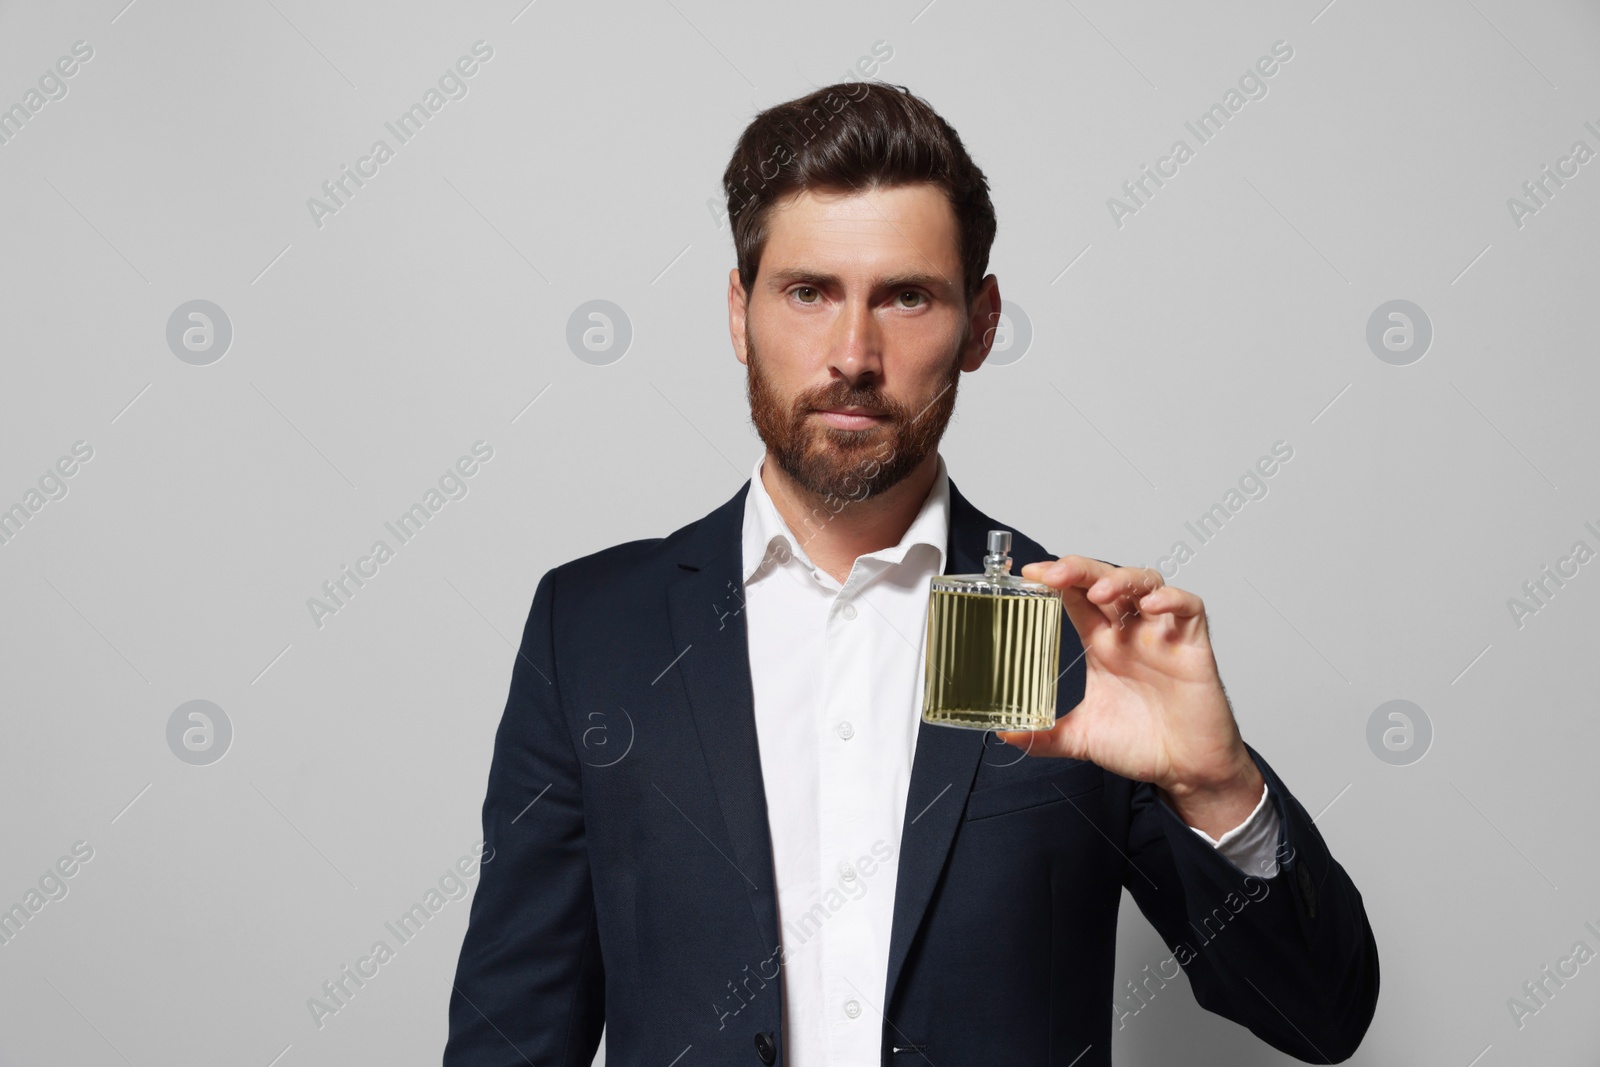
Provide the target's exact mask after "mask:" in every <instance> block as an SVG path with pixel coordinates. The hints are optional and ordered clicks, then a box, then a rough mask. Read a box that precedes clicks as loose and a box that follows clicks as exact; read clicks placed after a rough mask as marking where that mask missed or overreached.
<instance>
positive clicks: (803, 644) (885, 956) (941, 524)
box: [743, 455, 1278, 1067]
mask: <svg viewBox="0 0 1600 1067" xmlns="http://www.w3.org/2000/svg"><path fill="white" fill-rule="evenodd" d="M765 459H766V457H765V456H764V455H763V456H762V458H760V459H758V460H757V461H756V465H755V469H754V471H753V472H752V474H751V481H750V491H749V493H748V495H747V496H746V499H745V509H744V528H743V538H744V540H743V548H744V557H743V575H744V613H745V620H746V625H747V632H748V634H749V643H750V674H751V681H752V685H753V687H754V696H755V719H756V734H757V737H758V739H759V743H760V753H761V775H762V780H763V782H764V784H765V788H766V800H767V820H768V828H769V830H770V833H771V837H772V854H773V867H774V877H775V880H776V884H777V898H778V921H779V928H780V932H781V936H782V938H783V947H784V956H783V960H784V966H783V975H784V978H783V991H782V995H783V998H784V1003H783V1007H784V1018H785V1020H786V1024H785V1026H784V1045H785V1048H784V1062H785V1063H787V1064H789V1065H790V1067H823V1065H824V1064H827V1065H843V1064H851V1065H854V1064H862V1063H876V1062H878V1058H879V1048H880V1038H881V1034H882V1029H883V1014H882V1011H883V1004H882V1003H881V999H882V997H883V992H884V985H885V982H886V981H887V978H888V970H889V932H890V926H891V922H892V919H893V916H894V891H895V881H896V874H897V872H898V870H899V862H900V830H901V827H902V826H903V825H904V822H905V806H906V795H907V792H908V789H909V787H910V783H911V762H912V756H913V754H914V753H915V751H916V738H917V730H918V728H919V726H920V724H921V721H922V715H921V709H922V696H923V681H924V678H923V671H924V667H923V659H922V656H923V645H924V642H925V639H926V636H927V618H928V616H927V612H928V581H929V579H930V578H932V577H933V576H934V575H937V574H942V573H944V567H945V560H944V557H945V543H946V541H947V540H948V533H949V524H950V490H949V477H948V473H947V471H946V469H945V462H944V457H943V456H942V455H941V456H940V457H939V461H938V462H939V471H938V474H937V476H936V479H935V481H934V485H933V489H932V491H931V492H930V493H929V494H928V498H927V500H926V501H925V502H924V503H923V505H922V509H921V510H920V511H918V512H917V517H916V518H915V519H913V520H912V522H911V526H910V528H909V529H907V530H906V533H905V536H904V537H903V538H901V540H900V543H899V544H897V545H895V546H894V547H892V548H885V549H881V550H879V551H877V552H869V553H867V554H866V555H864V556H859V557H857V559H856V561H855V563H854V565H853V566H852V567H851V569H850V574H849V576H848V578H847V580H846V581H845V583H844V585H842V586H841V585H840V584H839V583H838V582H837V581H836V580H835V579H834V578H833V576H832V575H830V574H828V573H827V572H826V571H823V570H821V569H820V568H818V567H817V566H815V565H814V564H813V563H812V562H811V559H810V557H809V556H808V555H807V554H806V551H805V543H806V542H807V541H809V540H810V539H811V537H813V536H815V532H816V526H812V527H808V528H806V529H804V530H802V531H801V532H800V534H799V536H796V534H795V533H794V532H793V531H791V530H790V529H789V527H788V524H787V523H785V522H784V520H783V517H782V516H781V515H779V514H778V510H777V508H776V507H775V506H774V505H773V503H772V497H771V496H770V495H769V494H768V493H767V490H766V487H765V486H764V485H763V484H762V482H761V467H762V464H763V463H764V462H765ZM847 506H848V505H847ZM827 517H828V512H827V510H826V509H823V511H822V514H821V515H819V516H818V517H817V519H816V522H817V523H818V524H820V523H822V522H823V521H825V520H826V518H827ZM980 547H981V546H980ZM1266 799H1267V796H1266V789H1265V787H1263V789H1262V794H1261V800H1260V801H1259V802H1258V803H1257V805H1256V808H1255V810H1254V811H1253V812H1252V813H1251V814H1250V816H1249V817H1248V818H1247V819H1246V820H1245V821H1244V822H1243V823H1242V824H1240V825H1239V826H1237V827H1235V828H1234V829H1232V830H1230V831H1228V832H1227V833H1225V834H1223V836H1222V838H1221V840H1220V842H1219V841H1216V840H1213V839H1212V838H1211V837H1210V836H1209V835H1207V834H1205V833H1204V832H1202V831H1200V830H1198V829H1196V830H1195V833H1197V834H1200V836H1201V837H1204V838H1205V839H1206V840H1207V841H1210V842H1211V843H1212V844H1213V845H1216V846H1218V848H1219V849H1220V850H1221V852H1222V854H1223V855H1224V856H1226V857H1227V858H1228V859H1229V860H1231V861H1232V862H1233V863H1235V864H1236V865H1237V866H1239V867H1240V868H1241V869H1243V870H1247V871H1251V872H1253V873H1257V874H1260V875H1262V876H1263V877H1270V876H1271V875H1272V874H1274V873H1276V864H1275V863H1274V862H1273V849H1274V848H1275V846H1276V844H1277V839H1278V817H1277V810H1276V809H1275V808H1274V807H1273V806H1272V805H1271V804H1268V803H1266ZM1263 864H1264V865H1263Z"/></svg>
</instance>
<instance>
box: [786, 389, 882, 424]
mask: <svg viewBox="0 0 1600 1067" xmlns="http://www.w3.org/2000/svg"><path fill="white" fill-rule="evenodd" d="M842 408H863V409H865V410H864V411H863V412H862V414H867V415H885V416H888V417H889V418H891V419H902V418H903V417H904V412H903V410H902V408H901V405H899V404H896V403H895V402H894V401H892V400H890V399H889V398H888V397H886V396H884V395H883V394H882V393H879V392H877V391H875V390H861V389H850V388H845V389H843V390H839V389H828V390H824V391H823V392H821V393H815V394H812V395H810V396H806V397H802V398H801V399H800V400H799V402H798V403H796V405H795V415H796V417H803V416H804V415H805V414H806V413H808V412H811V411H838V410H840V409H842Z"/></svg>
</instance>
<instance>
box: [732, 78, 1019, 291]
mask: <svg viewBox="0 0 1600 1067" xmlns="http://www.w3.org/2000/svg"><path fill="white" fill-rule="evenodd" d="M914 182H931V183H933V184H934V185H937V186H939V187H940V188H941V189H943V190H944V193H945V195H946V196H947V197H948V198H949V200H950V206H951V208H952V209H953V210H954V212H955V217H956V224H957V227H958V232H959V240H960V248H959V249H958V251H959V253H960V255H961V267H962V282H963V287H964V290H965V296H966V299H967V300H968V301H971V300H972V298H973V296H975V295H976V294H977V291H978V284H979V283H980V282H981V281H982V280H983V278H984V276H985V275H986V274H987V273H988V267H989V248H990V246H991V245H992V244H994V235H995V217H994V205H993V204H992V203H991V202H990V201H989V183H988V180H987V179H985V178H984V176H983V171H982V170H980V169H978V165H977V164H976V163H974V162H973V161H972V157H971V156H969V155H967V150H966V148H965V147H964V146H963V145H962V144H961V138H960V137H959V136H957V135H956V131H955V130H954V129H952V128H951V126H950V124H949V123H947V122H945V120H944V119H942V118H940V117H939V115H938V113H937V112H935V111H934V110H933V108H931V107H929V106H928V104H927V102H926V101H925V100H923V99H922V98H921V97H918V96H916V95H915V94H913V93H912V92H911V90H909V89H907V88H906V87H905V86H903V85H886V84H884V83H882V82H841V83H839V84H836V85H827V86H824V87H822V88H821V89H818V90H816V91H815V92H812V93H808V94H807V95H805V96H802V97H799V98H798V99H795V100H790V101H788V102H786V103H782V104H777V105H775V106H773V107H769V108H767V109H766V110H765V111H763V112H761V113H760V114H759V115H757V116H756V117H755V118H754V119H752V120H751V122H750V125H749V126H747V127H745V131H744V133H743V134H741V135H740V137H739V143H738V144H737V145H736V146H735V147H734V150H733V158H732V159H730V160H729V161H728V168H727V170H725V171H724V172H723V174H722V188H723V191H724V192H725V193H726V194H727V197H728V219H729V221H730V222H731V224H732V226H733V246H734V251H735V253H736V254H737V256H738V264H739V280H740V282H741V283H743V285H744V288H745V292H747V293H748V292H750V291H751V290H752V289H753V288H754V286H755V280H756V271H757V268H758V267H759V266H760V264H761V251H762V248H763V247H764V246H765V245H766V241H767V227H766V220H767V215H768V213H769V212H770V210H771V208H772V205H773V204H774V203H776V202H777V201H779V200H782V199H783V198H784V197H786V196H788V195H790V194H792V193H796V192H799V191H801V190H805V189H817V190H828V191H840V192H849V191H855V190H861V189H867V188H873V187H884V188H892V187H894V186H899V185H908V184H911V183H914Z"/></svg>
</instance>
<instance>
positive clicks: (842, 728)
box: [833, 722, 856, 741]
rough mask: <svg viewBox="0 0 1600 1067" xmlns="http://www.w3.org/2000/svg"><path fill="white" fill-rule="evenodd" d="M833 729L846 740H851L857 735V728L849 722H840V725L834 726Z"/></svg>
mask: <svg viewBox="0 0 1600 1067" xmlns="http://www.w3.org/2000/svg"><path fill="white" fill-rule="evenodd" d="M833 731H834V733H836V734H838V735H839V736H840V737H841V738H842V739H844V740H846V741H848V740H850V739H851V738H852V737H854V736H855V735H856V728H855V727H854V726H851V725H850V724H849V723H848V722H842V723H840V724H839V725H838V726H835V727H834V728H833Z"/></svg>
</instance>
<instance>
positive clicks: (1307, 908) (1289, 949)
mask: <svg viewBox="0 0 1600 1067" xmlns="http://www.w3.org/2000/svg"><path fill="white" fill-rule="evenodd" d="M1245 747H1246V748H1247V749H1248V750H1249V752H1250V756H1251V758H1252V759H1254V760H1255V762H1256V766H1257V767H1259V768H1260V770H1261V774H1262V777H1264V778H1265V779H1266V781H1267V789H1268V795H1269V797H1270V798H1271V800H1272V802H1273V803H1274V804H1275V805H1276V807H1277V811H1278V816H1279V837H1278V848H1277V851H1276V852H1275V854H1274V855H1275V857H1276V859H1277V861H1278V871H1277V873H1276V874H1275V875H1273V876H1272V877H1271V878H1266V877H1262V876H1261V874H1260V873H1258V872H1245V871H1241V870H1240V869H1239V868H1237V867H1235V866H1234V865H1233V864H1232V863H1230V862H1229V861H1228V860H1227V859H1226V858H1225V857H1223V856H1222V855H1221V854H1220V853H1219V852H1218V851H1217V850H1216V848H1215V847H1213V846H1212V845H1211V844H1209V843H1208V842H1206V841H1205V840H1204V839H1202V838H1201V837H1199V835H1197V834H1196V833H1195V832H1194V831H1193V830H1192V829H1191V828H1190V827H1189V826H1188V825H1187V824H1186V823H1185V822H1184V821H1183V820H1182V819H1181V818H1180V817H1179V816H1178V814H1177V813H1176V812H1175V811H1173V810H1172V808H1171V807H1170V806H1168V805H1167V803H1166V802H1165V801H1164V800H1162V799H1161V798H1160V796H1159V795H1158V793H1157V792H1156V789H1155V787H1154V786H1152V785H1150V784H1148V783H1144V782H1140V783H1136V784H1135V786H1134V790H1133V811H1132V820H1131V823H1130V832H1129V842H1128V843H1129V850H1128V853H1127V855H1128V859H1129V863H1128V866H1127V867H1126V869H1125V871H1124V875H1123V885H1124V886H1126V887H1127V889H1128V891H1129V892H1130V893H1131V894H1132V895H1133V898H1134V900H1135V901H1136V902H1137V903H1138V905H1139V909H1140V910H1141V911H1142V912H1144V914H1145V917H1146V918H1148V919H1149V920H1150V922H1151V924H1152V925H1153V926H1154V927H1155V928H1156V931H1157V932H1158V933H1159V934H1160V935H1161V937H1162V939H1163V940H1165V941H1166V943H1167V945H1168V947H1169V948H1171V949H1172V950H1173V954H1174V958H1175V959H1176V960H1177V961H1178V963H1179V964H1180V965H1181V966H1182V967H1183V969H1184V971H1185V972H1186V973H1187V974H1188V976H1189V984H1190V986H1191V988H1192V989H1193V990H1194V996H1195V1000H1196V1001H1197V1002H1198V1003H1199V1004H1200V1006H1201V1007H1203V1008H1205V1009H1206V1010H1208V1011H1211V1012H1215V1013H1216V1014H1218V1015H1221V1016H1223V1017H1224V1018H1227V1019H1231V1020H1233V1021H1234V1022H1236V1023H1239V1024H1240V1025H1242V1026H1245V1027H1248V1028H1249V1029H1250V1031H1251V1032H1252V1033H1254V1034H1255V1035H1256V1036H1257V1037H1259V1038H1261V1040H1263V1041H1265V1042H1267V1043H1268V1044H1269V1045H1271V1046H1272V1047H1274V1048H1276V1049H1278V1050H1280V1051H1282V1052H1285V1053H1287V1054H1289V1055H1291V1056H1294V1057H1295V1058H1296V1059H1299V1060H1301V1061H1303V1062H1305V1063H1341V1062H1343V1061H1345V1060H1347V1059H1349V1058H1350V1057H1351V1056H1352V1055H1354V1054H1355V1051H1356V1049H1357V1047H1358V1046H1359V1045H1360V1044H1361V1039H1362V1037H1364V1036H1365V1034H1366V1032H1367V1027H1368V1026H1369V1025H1370V1024H1371V1022H1372V1017H1373V1014H1374V1012H1375V1011H1376V1009H1377V1002H1378V947H1377V943H1376V941H1375V940H1374V939H1373V936H1372V927H1371V925H1370V924H1369V923H1368V921H1367V915H1366V911H1365V909H1364V908H1363V907H1362V903H1361V894H1360V892H1358V891H1357V890H1356V887H1355V884H1354V883H1353V882H1352V881H1351V880H1350V876H1349V875H1348V874H1346V873H1345V870H1344V868H1343V867H1341V866H1340V865H1339V863H1338V861H1337V860H1335V859H1334V858H1333V856H1332V855H1331V854H1330V853H1329V851H1328V847H1327V844H1326V843H1325V842H1324V841H1323V839H1322V835H1321V833H1319V832H1318V830H1317V828H1316V827H1315V826H1314V825H1313V824H1312V822H1311V818H1310V816H1309V815H1307V814H1306V810H1305V808H1303V807H1302V806H1301V805H1300V803H1299V801H1297V800H1295V798H1294V796H1293V795H1292V794H1290V792H1289V790H1288V789H1287V788H1285V787H1284V784H1283V782H1282V781H1281V780H1280V779H1279V778H1278V776H1277V775H1276V774H1275V773H1274V772H1273V770H1272V768H1271V767H1270V766H1268V765H1267V762H1266V761H1265V760H1264V759H1262V758H1261V756H1260V754H1259V753H1257V752H1256V750H1255V749H1253V748H1250V746H1249V745H1248V744H1246V746H1245ZM1268 866H1269V867H1270V864H1268ZM1121 1010H1122V1009H1119V1012H1120V1011H1121Z"/></svg>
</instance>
